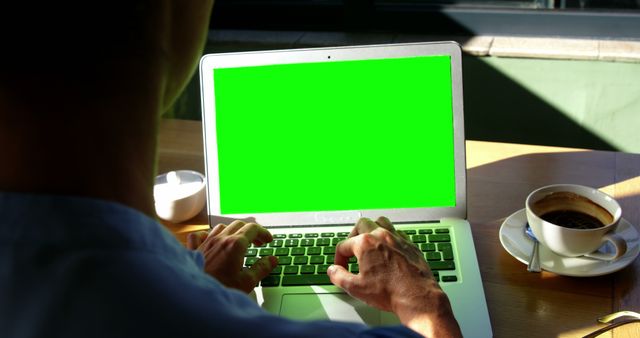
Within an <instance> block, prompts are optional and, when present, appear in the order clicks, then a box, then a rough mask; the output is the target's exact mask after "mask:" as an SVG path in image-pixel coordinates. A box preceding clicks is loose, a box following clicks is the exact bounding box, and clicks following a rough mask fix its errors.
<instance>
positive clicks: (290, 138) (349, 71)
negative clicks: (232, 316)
mask: <svg viewBox="0 0 640 338" xmlns="http://www.w3.org/2000/svg"><path fill="white" fill-rule="evenodd" d="M200 79H201V91H202V92H201V94H202V120H203V132H204V148H205V149H204V151H205V161H206V164H205V166H206V177H207V208H208V214H209V218H210V224H212V225H215V224H218V223H220V222H225V221H226V222H228V221H229V220H230V219H249V220H252V221H255V222H257V223H259V224H261V225H263V226H265V227H267V228H268V229H269V230H270V231H271V233H272V234H273V236H274V241H273V242H272V243H270V244H267V245H264V246H262V247H251V248H249V249H248V250H247V257H246V261H245V264H246V265H247V266H250V265H251V264H253V262H255V261H256V260H257V259H258V258H259V257H261V256H268V255H275V256H276V257H278V259H279V262H280V264H279V266H278V268H276V270H274V272H273V273H272V274H271V275H270V276H268V277H267V278H265V279H264V280H263V281H262V282H261V283H260V285H259V286H258V287H257V288H256V291H255V297H256V301H258V302H259V304H260V305H261V306H262V307H263V308H265V309H266V310H267V311H270V312H272V313H275V314H278V315H281V316H285V317H288V318H293V319H300V320H312V319H330V320H337V321H353V322H362V323H366V324H369V325H372V326H377V325H391V324H397V323H399V320H398V319H397V318H396V317H395V315H393V314H391V313H387V312H384V311H378V310H376V309H374V308H371V307H369V306H367V305H365V304H364V303H362V302H360V301H359V300H356V299H353V298H351V297H350V296H349V295H347V294H345V293H344V292H343V291H342V290H341V289H340V288H338V287H336V286H334V285H332V284H331V282H330V281H329V279H328V276H327V275H326V269H327V267H328V266H329V265H330V264H332V263H333V259H334V254H335V245H336V244H337V243H339V242H340V241H342V240H344V239H345V238H346V237H347V236H348V234H349V232H350V231H351V229H352V228H353V225H354V224H355V223H356V222H357V220H358V219H359V218H361V217H368V218H370V219H373V220H375V219H376V218H377V217H379V216H386V217H388V218H389V219H390V220H391V221H392V222H393V223H394V225H395V227H396V229H397V230H398V231H403V232H404V233H405V234H406V235H407V236H408V237H409V238H410V239H411V240H412V241H413V242H414V243H415V245H416V246H418V247H419V248H420V249H421V251H422V252H423V254H424V255H425V259H426V260H427V261H428V262H429V265H430V266H431V269H432V270H433V272H434V275H435V276H436V278H437V279H438V281H439V283H440V285H441V287H442V288H443V290H444V291H445V292H446V293H447V294H448V296H449V298H450V300H451V304H452V307H453V311H454V314H455V316H456V318H457V319H458V322H459V323H460V326H461V328H462V332H463V334H464V335H465V336H470V337H490V336H492V331H491V324H490V321H489V315H488V311H487V305H486V300H485V296H484V291H483V286H482V280H481V278H480V272H479V268H478V261H477V257H476V252H475V248H474V244H473V239H472V236H471V226H470V224H469V223H468V222H467V221H466V215H467V209H466V167H465V138H464V120H463V100H462V68H461V51H460V47H459V45H458V44H456V43H455V42H437V43H410V44H387V45H369V46H351V47H337V48H312V49H292V50H276V51H259V52H241V53H223V54H208V55H205V56H203V57H202V59H201V62H200ZM349 269H350V271H351V272H353V273H358V271H359V268H358V263H357V260H356V259H355V258H352V259H351V260H350V262H349Z"/></svg>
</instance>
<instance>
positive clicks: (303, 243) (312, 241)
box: [300, 238, 316, 246]
mask: <svg viewBox="0 0 640 338" xmlns="http://www.w3.org/2000/svg"><path fill="white" fill-rule="evenodd" d="M315 242H316V240H315V239H313V238H305V239H303V240H301V241H300V246H313V244H315Z"/></svg>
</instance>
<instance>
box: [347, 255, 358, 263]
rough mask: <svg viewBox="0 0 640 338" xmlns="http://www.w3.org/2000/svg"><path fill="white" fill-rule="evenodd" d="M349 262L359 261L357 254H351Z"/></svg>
mask: <svg viewBox="0 0 640 338" xmlns="http://www.w3.org/2000/svg"><path fill="white" fill-rule="evenodd" d="M348 262H349V263H357V262H358V259H357V258H356V256H351V257H349V260H348Z"/></svg>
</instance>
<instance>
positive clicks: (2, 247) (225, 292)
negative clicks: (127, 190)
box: [0, 193, 418, 338]
mask: <svg viewBox="0 0 640 338" xmlns="http://www.w3.org/2000/svg"><path fill="white" fill-rule="evenodd" d="M353 336H360V337H407V336H409V337H417V336H418V335H417V334H416V333H415V332H413V331H411V330H410V329H408V328H406V327H403V326H394V327H378V328H368V327H366V326H363V325H359V324H352V323H339V322H330V321H317V322H299V321H291V320H287V319H284V318H281V317H277V316H274V315H271V314H269V313H267V312H265V311H264V310H262V309H261V308H260V307H259V306H258V305H257V304H256V303H255V302H254V301H253V300H251V299H250V298H249V297H248V296H246V295H245V294H243V293H241V292H239V291H236V290H233V289H229V288H226V287H224V286H223V285H221V284H220V283H219V282H218V281H217V280H216V279H214V278H212V277H210V276H209V275H207V274H206V273H204V272H203V258H202V255H201V254H200V253H197V252H194V251H190V250H187V249H186V248H184V247H183V246H182V245H181V244H180V243H179V242H178V241H177V240H176V239H175V237H174V236H173V235H172V234H171V233H169V232H168V231H167V230H166V229H165V228H164V227H163V226H162V225H161V224H159V223H158V222H156V221H155V220H153V219H151V218H149V217H147V216H146V215H144V214H142V213H140V212H138V211H136V210H133V209H131V208H128V207H125V206H123V205H119V204H116V203H111V202H106V201H101V200H94V199H88V198H78V197H63V196H47V195H27V194H16V193H0V337H256V338H258V337H336V338H338V337H353Z"/></svg>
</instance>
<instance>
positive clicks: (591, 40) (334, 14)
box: [165, 0, 640, 153]
mask: <svg viewBox="0 0 640 338" xmlns="http://www.w3.org/2000/svg"><path fill="white" fill-rule="evenodd" d="M442 40H454V41H457V42H459V43H460V44H461V46H462V48H463V51H464V57H463V77H464V79H463V81H464V105H465V129H466V137H467V139H470V140H486V141H499V142H512V143H527V144H539V145H555V146H565V147H576V148H587V149H598V150H618V151H625V152H633V153H640V133H639V132H638V131H637V130H636V129H638V128H640V0H531V1H518V0H491V1H489V0H465V1H455V0H449V1H444V0H413V1H411V0H409V1H399V0H386V1H383V0H259V1H251V0H217V1H216V4H215V7H214V9H213V12H212V20H211V26H210V33H209V39H208V42H207V46H206V50H205V53H223V52H234V51H250V50H267V49H285V48H287V49H288V48H308V47H327V46H343V45H363V44H377V43H399V42H423V41H442ZM199 91H200V87H199V75H198V74H195V75H194V78H193V79H192V81H191V82H190V84H189V85H188V87H187V90H186V91H185V92H184V94H183V95H182V96H181V97H180V99H179V100H178V101H177V102H176V104H175V105H174V106H173V108H172V109H171V110H170V111H168V112H167V113H166V115H165V117H168V118H179V119H190V120H200V119H201V111H200V93H199Z"/></svg>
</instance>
